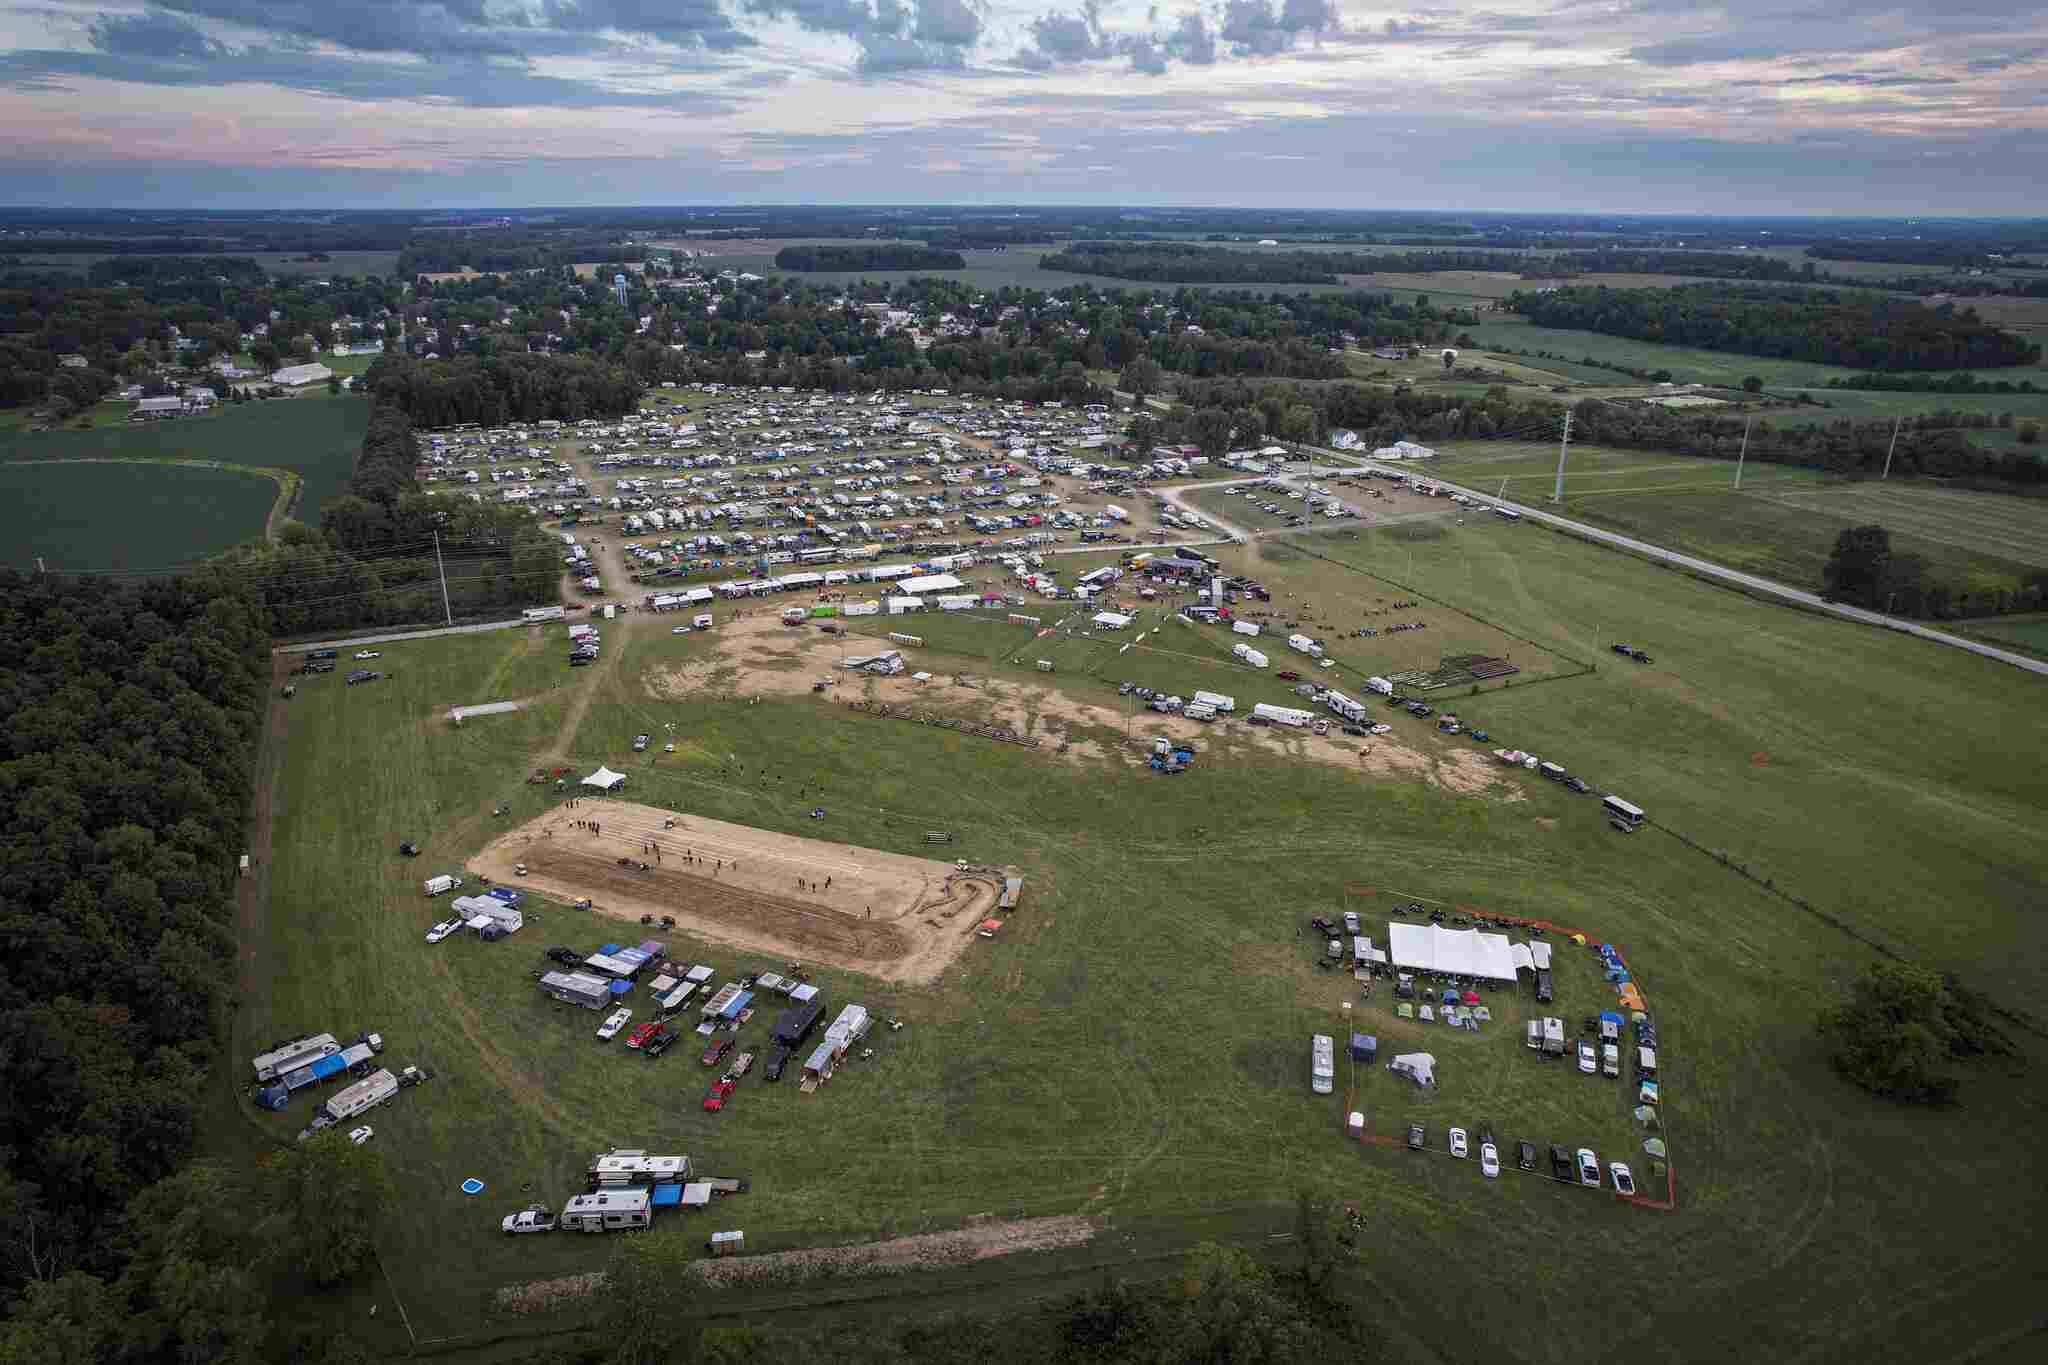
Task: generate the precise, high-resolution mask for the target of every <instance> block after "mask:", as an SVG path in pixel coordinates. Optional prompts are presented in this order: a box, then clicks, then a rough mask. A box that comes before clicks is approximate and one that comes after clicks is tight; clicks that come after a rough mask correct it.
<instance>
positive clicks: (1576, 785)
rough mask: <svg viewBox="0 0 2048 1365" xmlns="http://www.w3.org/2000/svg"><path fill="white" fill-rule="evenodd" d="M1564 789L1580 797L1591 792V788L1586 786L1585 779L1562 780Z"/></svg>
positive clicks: (1569, 778)
mask: <svg viewBox="0 0 2048 1365" xmlns="http://www.w3.org/2000/svg"><path fill="white" fill-rule="evenodd" d="M1564 788H1565V790H1566V791H1571V792H1577V793H1578V794H1579V795H1581V796H1584V795H1585V794H1586V793H1587V792H1589V791H1591V790H1593V789H1592V788H1591V787H1589V786H1587V785H1586V779H1585V778H1583V777H1568V778H1566V779H1565V780H1564Z"/></svg>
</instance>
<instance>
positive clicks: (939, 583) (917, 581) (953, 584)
mask: <svg viewBox="0 0 2048 1365" xmlns="http://www.w3.org/2000/svg"><path fill="white" fill-rule="evenodd" d="M897 586H898V587H900V588H902V589H903V591H904V592H906V593H909V594H910V595H911V596H913V597H915V596H916V595H918V594H919V593H931V592H952V591H953V590H955V589H956V588H964V587H966V586H967V585H966V584H965V583H963V582H961V581H960V580H959V579H957V578H955V577H953V575H951V574H949V573H935V574H930V575H927V576H926V577H923V578H906V579H904V580H903V581H902V582H901V583H899V584H898V585H897Z"/></svg>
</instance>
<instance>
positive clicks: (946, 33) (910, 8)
mask: <svg viewBox="0 0 2048 1365" xmlns="http://www.w3.org/2000/svg"><path fill="white" fill-rule="evenodd" d="M742 2H743V4H744V6H745V8H746V11H747V12H748V13H749V14H758V15H760V16H762V17H763V18H768V19H792V20H794V21H796V23H797V24H798V25H800V26H801V27H803V28H806V29H809V30H810V31H811V32H813V33H833V34H839V35H841V36H843V37H847V38H851V39H853V41H854V42H855V43H857V44H859V46H860V61H859V63H858V67H859V70H860V71H861V73H862V74H863V75H871V76H879V75H888V74H892V73H897V72H906V71H955V70H959V69H961V68H963V67H964V66H966V64H967V54H968V52H969V51H970V50H971V49H972V48H973V47H974V45H975V44H976V43H978V42H980V41H981V28H982V17H981V13H980V11H979V10H977V9H976V8H975V7H974V5H972V4H971V3H969V0H742Z"/></svg>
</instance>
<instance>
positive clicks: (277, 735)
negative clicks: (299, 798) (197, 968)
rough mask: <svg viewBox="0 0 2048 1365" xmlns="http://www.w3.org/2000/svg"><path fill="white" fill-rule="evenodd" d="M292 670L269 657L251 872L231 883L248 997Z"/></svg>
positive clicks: (241, 981)
mask: <svg viewBox="0 0 2048 1365" xmlns="http://www.w3.org/2000/svg"><path fill="white" fill-rule="evenodd" d="M289 675H290V670H289V669H288V668H287V667H286V660H285V659H284V658H282V657H280V656H278V655H275V654H273V655H271V657H270V707H269V710H268V712H267V714H266V715H265V716H264V720H263V737H262V739H261V740H260V741H258V744H257V749H256V790H255V791H254V793H252V795H251V799H250V804H249V833H248V849H247V852H248V854H249V863H250V867H249V875H248V876H246V877H243V878H242V880H241V885H240V886H238V887H237V888H236V889H235V927H236V931H237V932H236V937H237V938H238V939H239V940H240V941H239V943H238V944H237V946H236V952H235V986H236V996H237V997H238V998H239V999H241V1000H244V1001H246V1000H248V999H250V998H251V997H252V995H253V994H254V992H255V989H256V985H257V982H258V981H259V980H260V976H261V974H260V973H259V972H258V971H257V969H256V967H257V962H256V944H257V940H258V938H259V937H260V935H261V934H262V932H263V911H264V907H265V906H266V905H268V904H269V902H270V845H271V826H272V818H273V815H274V810H273V806H272V801H273V798H274V796H275V793H276V790H277V780H276V779H277V764H278V763H279V761H280V756H281V755H282V754H283V752H284V744H285V739H286V736H287V734H288V732H289V731H290V728H291V726H290V719H291V703H290V702H288V701H286V700H285V699H284V686H285V683H286V681H287V680H288V679H289Z"/></svg>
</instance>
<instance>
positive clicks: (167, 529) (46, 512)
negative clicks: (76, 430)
mask: <svg viewBox="0 0 2048 1365" xmlns="http://www.w3.org/2000/svg"><path fill="white" fill-rule="evenodd" d="M276 501H277V484H276V483H275V482H274V481H272V480H270V479H267V478H264V477H263V476H262V475H259V474H245V473H242V472H240V471H238V470H230V469H201V468H194V467H186V466H177V465H153V464H78V463H67V464H0V506H4V507H5V508H6V509H7V510H6V511H5V513H0V546H4V547H5V551H4V553H0V563H4V564H5V565H7V566H8V567H9V568H14V569H20V570H23V571H24V572H32V571H33V570H34V569H35V567H36V561H37V560H38V559H41V560H43V562H44V563H45V564H46V565H47V567H48V568H49V569H50V570H51V571H52V572H60V573H62V572H72V573H77V572H92V573H108V572H121V573H137V572H153V573H168V572H170V571H171V570H173V569H175V568H177V567H178V566H180V565H185V564H190V563H192V562H194V561H195V560H198V559H202V558H204V557H205V556H207V555H210V554H216V553H218V552H220V551H221V550H224V549H226V548H227V547H228V546H230V545H234V544H237V543H239V542H241V541H244V540H247V539H248V538H249V537H250V536H252V535H261V534H263V522H264V518H265V517H267V516H268V515H269V514H270V509H271V506H272V505H273V504H274V503H275V502H276Z"/></svg>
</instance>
